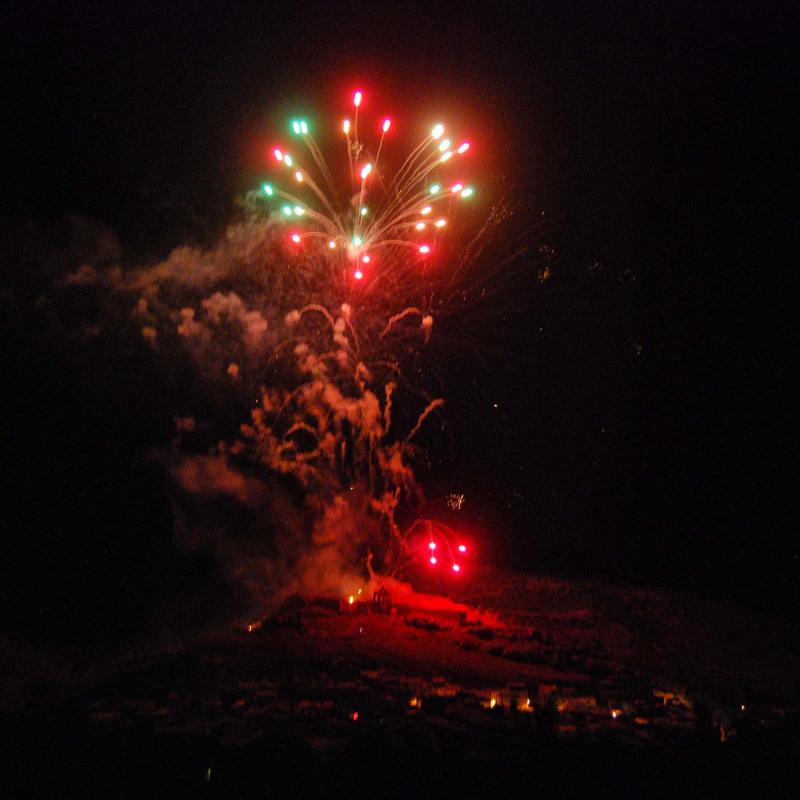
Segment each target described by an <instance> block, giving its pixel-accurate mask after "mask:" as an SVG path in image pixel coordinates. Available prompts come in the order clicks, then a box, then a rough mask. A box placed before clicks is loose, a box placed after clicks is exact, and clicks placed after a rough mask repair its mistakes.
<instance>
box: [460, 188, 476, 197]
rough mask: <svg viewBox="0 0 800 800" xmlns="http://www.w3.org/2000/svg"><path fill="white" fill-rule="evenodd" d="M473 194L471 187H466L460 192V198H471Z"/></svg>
mask: <svg viewBox="0 0 800 800" xmlns="http://www.w3.org/2000/svg"><path fill="white" fill-rule="evenodd" d="M473 194H475V190H474V189H473V188H472V187H471V186H467V188H466V189H464V191H463V192H461V196H462V197H472V195H473Z"/></svg>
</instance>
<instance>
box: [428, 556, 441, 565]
mask: <svg viewBox="0 0 800 800" xmlns="http://www.w3.org/2000/svg"><path fill="white" fill-rule="evenodd" d="M430 562H431V564H433V566H436V565H437V564H438V563H439V559H438V558H436V556H431V557H430Z"/></svg>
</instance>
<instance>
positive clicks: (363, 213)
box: [361, 206, 367, 217]
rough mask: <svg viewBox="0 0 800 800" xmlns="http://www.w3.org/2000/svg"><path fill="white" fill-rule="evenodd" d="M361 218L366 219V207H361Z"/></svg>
mask: <svg viewBox="0 0 800 800" xmlns="http://www.w3.org/2000/svg"><path fill="white" fill-rule="evenodd" d="M361 216H362V217H366V216H367V207H366V206H361Z"/></svg>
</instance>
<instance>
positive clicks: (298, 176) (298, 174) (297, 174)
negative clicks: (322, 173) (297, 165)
mask: <svg viewBox="0 0 800 800" xmlns="http://www.w3.org/2000/svg"><path fill="white" fill-rule="evenodd" d="M294 177H295V178H296V179H297V182H298V183H302V182H303V173H302V172H300V170H299V169H298V170H297V172H295V173H294Z"/></svg>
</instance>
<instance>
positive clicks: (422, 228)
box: [414, 222, 425, 231]
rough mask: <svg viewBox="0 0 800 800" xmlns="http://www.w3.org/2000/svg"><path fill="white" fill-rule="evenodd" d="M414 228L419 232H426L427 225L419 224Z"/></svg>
mask: <svg viewBox="0 0 800 800" xmlns="http://www.w3.org/2000/svg"><path fill="white" fill-rule="evenodd" d="M414 227H415V228H416V229H417V230H418V231H424V230H425V223H424V222H418V223H417V224H416V225H415V226H414Z"/></svg>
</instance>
